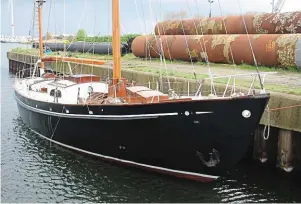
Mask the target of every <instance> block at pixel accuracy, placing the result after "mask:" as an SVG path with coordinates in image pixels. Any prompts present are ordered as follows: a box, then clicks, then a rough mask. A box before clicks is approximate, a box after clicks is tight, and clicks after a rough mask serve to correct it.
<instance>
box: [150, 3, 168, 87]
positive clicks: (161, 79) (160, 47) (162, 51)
mask: <svg viewBox="0 0 301 204" xmlns="http://www.w3.org/2000/svg"><path fill="white" fill-rule="evenodd" d="M148 3H149V9H150V14H151V18H152V19H153V8H152V4H151V1H150V0H148ZM155 19H156V23H157V18H155ZM152 24H153V27H155V25H154V23H153V21H152ZM155 39H156V42H157V43H159V45H158V47H159V49H160V52H161V54H160V58H161V60H163V64H164V68H165V71H166V73H167V64H166V60H165V56H164V50H163V43H162V40H161V33H160V31H159V40H158V38H157V36H156V35H155ZM161 62H162V61H161ZM160 81H161V83H160V86H161V90H162V91H163V88H162V86H163V78H162V70H161V69H160ZM167 81H168V88H169V90H170V89H171V85H170V80H169V76H168V74H167Z"/></svg>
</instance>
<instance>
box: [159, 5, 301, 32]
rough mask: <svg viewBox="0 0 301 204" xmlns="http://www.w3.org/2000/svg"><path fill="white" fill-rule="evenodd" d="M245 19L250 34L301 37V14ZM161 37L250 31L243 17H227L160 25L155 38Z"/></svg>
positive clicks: (289, 13)
mask: <svg viewBox="0 0 301 204" xmlns="http://www.w3.org/2000/svg"><path fill="white" fill-rule="evenodd" d="M244 18H245V21H246V25H247V30H248V33H249V34H291V33H301V12H300V11H296V12H285V13H278V14H276V13H260V14H253V15H251V14H248V15H244ZM223 21H224V22H223ZM182 24H183V25H182ZM195 25H196V27H197V30H196V28H195ZM225 27H226V29H225ZM226 30H227V32H226ZM202 32H203V33H202ZM159 33H160V34H161V35H184V33H185V34H186V35H197V34H204V35H212V34H213V35H218V34H246V29H245V27H244V24H243V18H242V16H224V17H213V18H194V19H183V20H170V21H164V22H160V23H158V24H157V25H156V27H155V34H156V35H159Z"/></svg>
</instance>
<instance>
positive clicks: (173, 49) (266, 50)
mask: <svg viewBox="0 0 301 204" xmlns="http://www.w3.org/2000/svg"><path fill="white" fill-rule="evenodd" d="M186 37H187V41H188V47H187V45H186V40H185V36H183V35H174V36H171V35H165V36H157V40H156V38H155V36H139V37H137V38H136V39H135V40H134V41H133V43H132V51H133V54H134V55H135V56H137V57H152V58H159V57H160V54H159V53H160V46H159V43H158V42H157V41H158V40H159V39H161V41H162V44H163V52H164V56H165V58H166V59H171V60H184V61H190V56H189V53H190V54H191V57H192V60H193V61H204V62H205V60H206V56H208V60H209V61H210V62H213V63H229V64H232V63H233V61H234V62H235V63H236V64H242V63H245V64H250V65H254V60H253V56H252V52H251V49H250V44H249V41H248V36H247V35H190V36H186ZM250 41H251V44H252V46H253V49H254V53H255V57H256V60H257V62H258V64H259V65H264V66H280V67H285V68H287V67H301V63H300V62H301V55H300V54H299V51H300V49H301V34H284V35H280V34H271V35H266V34H263V35H250ZM230 46H231V48H232V52H233V58H232V55H231V52H230ZM205 48H206V51H207V53H206V52H205ZM233 59H234V60H233Z"/></svg>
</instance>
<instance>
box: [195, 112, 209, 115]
mask: <svg viewBox="0 0 301 204" xmlns="http://www.w3.org/2000/svg"><path fill="white" fill-rule="evenodd" d="M211 113H213V112H195V114H197V115H202V114H211Z"/></svg>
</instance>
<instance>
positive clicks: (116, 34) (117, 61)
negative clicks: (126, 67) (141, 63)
mask: <svg viewBox="0 0 301 204" xmlns="http://www.w3.org/2000/svg"><path fill="white" fill-rule="evenodd" d="M112 18H113V26H112V29H113V37H112V48H113V81H114V82H113V83H116V82H118V81H119V79H121V53H120V5H119V0H112Z"/></svg>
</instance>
